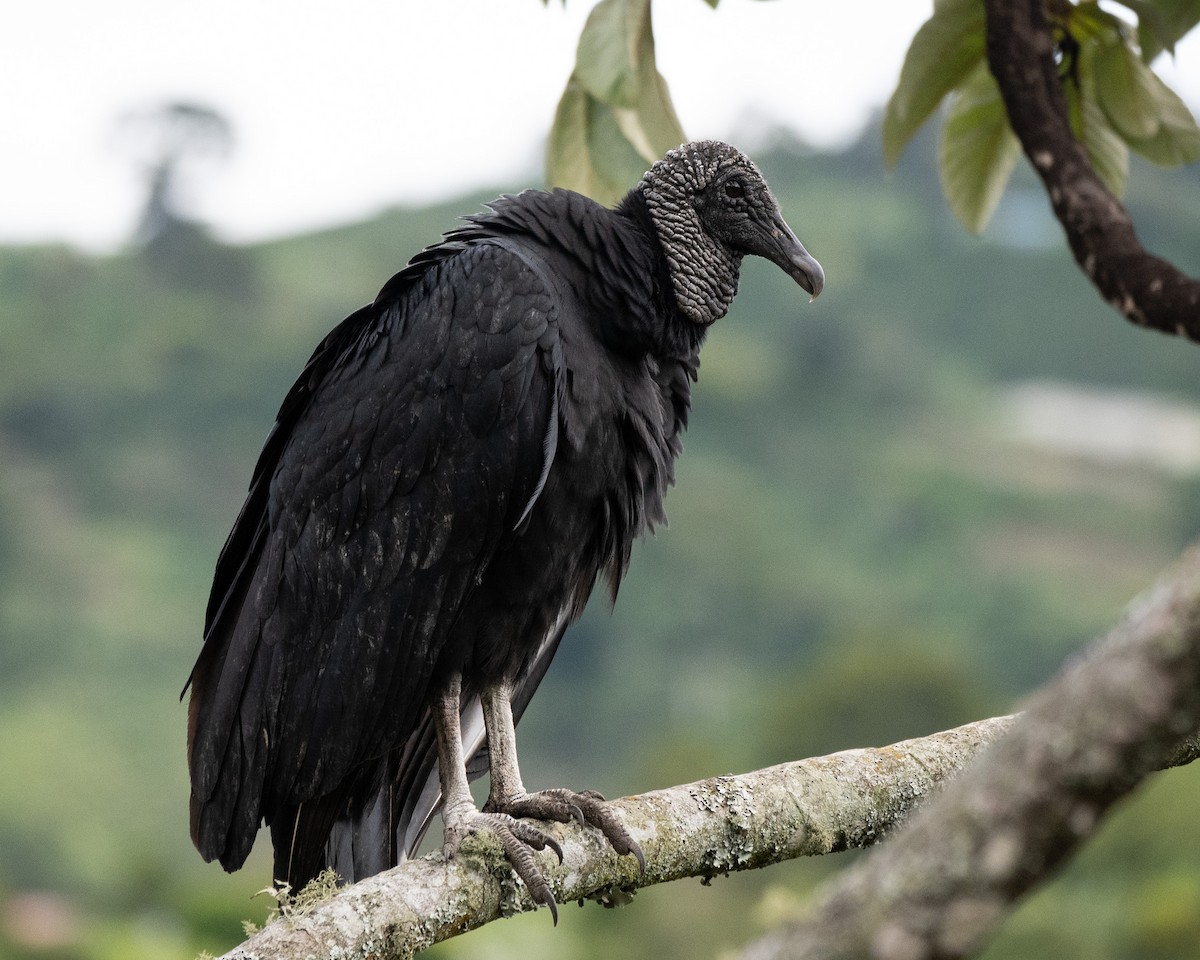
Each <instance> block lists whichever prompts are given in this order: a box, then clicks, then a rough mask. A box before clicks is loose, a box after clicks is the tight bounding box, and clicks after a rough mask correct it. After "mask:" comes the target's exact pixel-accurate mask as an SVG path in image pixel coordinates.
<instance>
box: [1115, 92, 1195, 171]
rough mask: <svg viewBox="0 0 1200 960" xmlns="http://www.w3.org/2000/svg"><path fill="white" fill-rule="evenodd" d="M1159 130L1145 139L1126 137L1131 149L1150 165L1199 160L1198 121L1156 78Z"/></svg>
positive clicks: (1185, 105) (1178, 164)
mask: <svg viewBox="0 0 1200 960" xmlns="http://www.w3.org/2000/svg"><path fill="white" fill-rule="evenodd" d="M1154 89H1155V98H1156V100H1157V108H1156V109H1157V115H1158V131H1157V132H1156V133H1155V134H1154V135H1153V136H1152V137H1148V138H1146V139H1144V140H1134V139H1129V138H1126V139H1127V140H1128V142H1129V146H1130V147H1132V148H1133V149H1134V150H1136V151H1137V152H1138V153H1140V154H1141V155H1142V156H1143V157H1145V158H1146V159H1147V160H1149V161H1150V162H1151V163H1157V164H1158V165H1159V166H1163V167H1178V166H1182V165H1183V164H1185V163H1192V162H1193V161H1195V160H1197V159H1200V128H1197V126H1196V119H1195V118H1194V117H1193V116H1192V113H1191V111H1190V110H1188V108H1187V104H1185V103H1184V102H1183V101H1182V100H1180V99H1179V97H1178V96H1177V95H1176V93H1175V91H1173V90H1172V89H1171V88H1170V87H1168V86H1167V85H1166V84H1165V83H1163V82H1162V81H1161V80H1159V79H1158V77H1154Z"/></svg>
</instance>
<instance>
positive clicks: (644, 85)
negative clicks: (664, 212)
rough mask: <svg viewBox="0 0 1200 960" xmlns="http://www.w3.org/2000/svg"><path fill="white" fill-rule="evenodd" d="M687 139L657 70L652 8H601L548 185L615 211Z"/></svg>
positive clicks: (579, 62) (591, 24) (561, 107)
mask: <svg viewBox="0 0 1200 960" xmlns="http://www.w3.org/2000/svg"><path fill="white" fill-rule="evenodd" d="M710 2H711V0H710ZM685 139H686V137H685V136H684V133H683V127H682V126H681V125H680V123H679V118H678V117H677V116H676V114H675V107H674V106H673V105H672V103H671V95H670V93H669V92H668V90H667V84H666V81H665V80H664V79H663V77H662V74H660V73H659V72H658V67H657V65H656V63H655V58H654V31H653V28H652V26H651V22H650V0H601V2H600V3H599V4H597V5H596V7H595V8H594V9H593V10H592V12H591V14H590V15H589V16H588V19H587V23H586V24H585V26H584V28H583V33H582V35H581V36H580V38H579V48H578V50H577V52H576V61H575V70H574V72H573V73H572V74H571V77H570V79H569V80H568V81H567V87H566V90H565V91H563V95H562V98H561V99H560V100H559V103H558V109H557V110H556V111H555V115H554V126H553V127H552V129H551V131H550V140H549V143H548V145H547V149H546V176H547V179H548V180H549V182H550V183H551V184H552V185H553V186H559V187H567V188H569V189H572V190H577V191H579V192H580V193H583V194H586V195H587V196H590V197H592V198H593V199H595V200H598V201H600V202H601V203H609V204H611V203H614V202H615V201H617V200H618V199H620V197H621V196H622V195H623V194H624V193H625V191H627V190H628V189H629V188H630V187H632V186H633V185H634V184H635V183H636V182H637V180H638V178H639V177H640V176H641V175H642V173H643V172H644V171H645V169H646V165H647V163H653V162H654V161H655V160H657V159H658V158H659V157H661V156H662V155H663V154H664V153H665V152H666V151H667V150H670V149H671V148H672V147H675V146H678V145H679V144H680V143H682V142H683V141H684V140H685Z"/></svg>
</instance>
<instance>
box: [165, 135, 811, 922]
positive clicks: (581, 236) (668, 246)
mask: <svg viewBox="0 0 1200 960" xmlns="http://www.w3.org/2000/svg"><path fill="white" fill-rule="evenodd" d="M749 254H754V255H757V256H760V257H765V258H767V259H768V260H770V261H772V262H773V263H776V264H778V265H779V266H780V267H781V268H782V269H783V270H784V271H786V272H787V273H788V274H789V275H790V276H792V277H793V278H795V280H796V281H797V282H798V283H799V284H800V285H801V286H802V287H804V289H805V290H807V291H808V292H809V293H810V294H811V295H812V296H813V297H816V296H817V294H819V293H820V292H821V288H822V286H823V285H824V274H823V272H822V270H821V267H820V265H819V264H818V263H817V262H816V260H814V259H813V258H812V257H811V256H809V254H808V253H807V252H806V251H805V249H804V247H803V246H802V245H801V243H800V241H799V240H797V239H796V236H795V234H794V233H793V232H792V231H791V229H790V228H789V227H788V225H787V224H786V223H785V222H784V220H783V217H782V215H781V214H780V211H779V206H778V204H777V203H776V201H775V198H774V197H773V196H772V194H771V192H770V189H769V188H768V187H767V184H766V182H765V181H764V180H763V177H762V175H761V174H760V173H759V172H758V170H757V168H756V167H755V166H754V164H753V163H751V161H750V160H748V159H747V158H746V157H745V156H743V155H742V154H741V153H740V152H739V151H737V150H736V149H734V148H733V147H730V146H728V145H727V144H723V143H719V142H716V141H704V142H698V143H690V144H685V145H683V146H681V147H678V148H677V149H675V150H672V151H670V152H669V153H668V154H667V155H666V156H665V157H664V158H663V159H662V160H660V161H659V162H657V163H656V164H654V166H653V167H652V168H651V169H650V170H649V171H648V172H647V173H646V174H645V176H644V177H643V178H642V180H641V182H640V183H639V184H638V185H637V186H636V187H635V188H634V189H633V190H631V191H630V192H629V193H628V194H627V195H626V197H625V198H624V199H623V200H622V201H621V202H620V204H619V205H618V206H617V207H616V208H614V209H609V208H606V207H603V206H601V205H599V204H597V203H595V202H594V201H592V200H590V199H588V198H586V197H584V196H581V195H580V194H578V193H573V192H571V191H567V190H553V191H549V192H547V191H541V190H527V191H525V192H523V193H521V194H518V195H517V196H505V197H502V198H500V199H499V200H497V201H495V202H493V203H491V204H489V211H488V212H487V213H482V214H478V215H475V216H470V217H467V218H466V225H465V226H462V227H460V228H458V229H456V230H453V231H451V232H450V233H448V234H446V236H445V237H444V238H443V239H442V241H441V242H440V243H437V244H435V245H433V246H431V247H428V248H426V249H425V250H423V251H422V252H420V253H418V254H417V255H416V256H415V257H414V258H413V259H412V260H411V261H410V262H409V263H408V264H407V265H406V266H405V267H404V268H403V269H402V270H401V271H400V272H399V273H397V274H396V275H395V276H394V277H392V278H391V279H390V280H389V281H388V282H387V283H386V284H385V285H384V286H383V289H382V290H381V291H380V293H379V295H378V296H377V297H376V298H375V300H374V302H373V303H371V304H369V305H368V306H365V307H363V308H362V309H360V310H358V311H357V312H355V313H353V314H351V315H350V316H349V317H347V318H346V319H345V320H344V321H342V323H340V324H339V325H338V326H337V327H335V328H334V329H333V331H332V332H330V333H329V335H328V336H326V337H325V339H324V340H323V341H322V342H321V343H320V345H319V346H318V347H317V348H316V351H315V352H314V353H313V355H312V357H311V359H310V360H309V361H308V364H307V366H306V367H305V368H304V371H303V372H302V373H301V374H300V377H299V379H298V380H297V381H296V382H295V384H294V385H293V386H292V388H291V390H290V391H289V392H288V394H287V396H286V397H285V399H284V401H283V405H282V406H281V408H280V410H279V414H278V417H277V419H276V422H275V425H274V428H273V429H272V430H271V432H270V434H269V435H268V437H267V440H266V444H265V446H264V448H263V451H262V454H261V455H260V457H259V460H258V464H257V466H256V467H255V469H254V473H253V477H252V479H251V483H250V489H249V494H248V495H247V497H246V501H245V504H244V505H243V507H242V510H241V513H240V514H239V516H238V518H237V521H236V522H235V523H234V526H233V530H232V531H231V532H230V534H229V538H228V540H227V541H226V543H225V546H224V548H223V549H222V551H221V554H220V557H219V559H218V560H217V566H216V573H215V576H214V579H213V585H212V593H211V596H210V599H209V602H208V608H207V613H206V617H205V628H204V646H203V648H202V650H201V652H200V655H199V658H198V660H197V662H196V665H195V668H194V669H193V670H192V674H191V677H190V678H189V681H188V682H189V684H190V685H191V701H190V704H189V710H188V761H189V767H190V772H191V783H192V790H191V832H192V839H193V841H194V842H195V844H196V847H197V848H198V849H199V851H200V853H201V854H202V855H203V856H204V858H205V859H206V860H213V859H219V860H220V862H221V864H222V865H223V866H224V867H225V869H227V870H236V869H238V868H239V867H240V866H242V864H243V862H244V861H245V859H246V857H247V855H248V854H249V852H250V848H251V846H252V845H253V842H254V839H255V835H256V834H257V832H258V828H259V826H260V823H263V822H265V823H266V824H267V825H269V827H270V829H271V840H272V843H273V844H274V848H275V879H276V880H279V881H286V882H288V883H289V884H291V886H292V888H293V889H299V888H300V887H301V886H302V885H303V884H304V883H306V882H307V881H308V880H310V879H311V878H312V877H314V876H315V875H316V874H317V873H318V872H319V871H320V870H321V869H322V868H323V867H325V866H327V865H328V866H332V867H333V868H335V869H336V870H337V871H338V872H339V874H341V876H342V877H343V878H344V879H346V880H350V881H352V880H355V879H359V878H361V877H363V876H367V875H370V874H372V873H377V872H379V871H380V870H383V869H386V868H387V867H389V866H391V865H393V864H395V863H396V862H398V861H399V860H402V859H404V858H405V857H407V856H411V855H412V854H413V851H414V850H415V848H416V846H417V844H418V843H419V842H420V839H421V837H422V836H423V834H424V832H425V830H426V828H427V827H428V825H429V822H430V819H431V818H432V817H433V816H434V815H435V814H436V812H437V811H438V809H439V807H440V808H441V810H442V817H443V821H444V824H445V833H444V851H445V854H446V855H447V856H451V855H453V853H454V852H455V851H456V850H457V849H458V846H459V844H460V842H461V841H462V839H463V837H464V836H466V835H467V834H470V833H474V832H477V831H490V832H492V833H494V834H496V835H497V836H498V837H499V838H500V840H501V842H502V844H503V847H504V850H505V852H506V854H507V856H508V858H509V860H510V862H511V863H512V865H513V867H514V869H515V870H516V872H517V874H518V875H519V876H520V877H521V879H522V880H523V881H524V882H525V883H526V885H527V886H528V887H529V890H530V893H531V895H532V896H533V897H534V898H535V900H537V901H538V902H541V903H545V904H547V905H549V906H550V907H551V909H552V910H553V909H554V899H553V897H552V896H551V893H550V890H549V888H548V887H547V885H546V883H545V881H544V879H543V878H542V876H541V874H540V873H539V872H538V869H537V867H536V865H535V863H534V859H533V857H532V855H531V854H530V848H533V849H537V850H541V849H544V848H545V847H546V846H550V847H551V848H552V849H556V852H558V853H559V855H560V857H561V851H557V844H556V843H555V842H554V841H553V840H552V839H551V838H550V837H549V836H548V835H546V834H545V833H544V832H542V831H541V830H538V829H537V828H536V827H534V826H532V825H530V824H529V823H528V822H527V821H526V820H524V819H521V818H528V817H533V818H540V819H544V820H545V819H549V820H559V821H567V820H570V819H572V818H574V819H576V820H578V821H579V822H580V823H584V824H590V825H592V826H594V827H597V828H599V829H600V830H601V831H603V833H604V835H605V836H606V837H607V838H608V840H609V841H610V842H611V844H612V845H613V847H614V849H616V850H617V851H618V852H620V853H622V854H633V855H634V856H636V857H637V858H638V860H639V862H641V861H642V854H641V851H640V850H639V849H638V847H637V845H636V844H635V843H634V842H633V840H632V839H631V838H630V836H629V834H628V833H627V832H626V830H625V828H624V827H623V825H622V824H621V823H620V821H619V819H618V818H617V817H616V816H615V815H614V814H613V813H612V812H611V810H610V809H609V808H608V807H607V805H606V804H605V803H604V802H603V798H602V797H600V795H599V794H597V793H594V792H592V791H582V792H575V791H569V790H557V789H556V790H545V791H541V792H536V793H529V792H527V791H526V789H525V787H524V785H523V783H522V781H521V776H520V772H519V770H518V767H517V754H516V740H515V733H514V729H515V724H516V721H517V720H518V719H519V718H520V716H521V713H522V711H523V710H524V709H525V706H526V705H527V704H528V703H529V699H530V697H532V696H533V692H534V690H535V689H536V688H537V685H538V684H539V683H540V682H541V679H542V677H543V676H544V675H545V672H546V669H547V668H548V667H549V665H550V660H551V658H552V657H553V656H554V652H555V650H556V649H557V648H558V644H559V641H560V640H561V639H562V636H563V632H564V631H565V630H566V628H567V627H568V625H570V624H571V623H572V621H574V620H575V619H576V618H578V617H579V615H580V613H581V612H582V611H583V607H584V604H585V603H586V602H587V599H588V595H589V594H590V593H591V591H592V587H593V585H594V584H595V582H596V580H597V579H598V578H599V577H600V575H601V574H603V575H604V576H605V577H606V579H607V581H608V584H609V587H610V589H611V591H612V593H613V595H614V598H615V594H616V589H617V585H618V584H619V582H620V580H621V578H622V576H623V575H624V573H625V570H626V568H627V566H628V563H629V556H630V549H631V546H632V544H633V541H634V539H635V538H636V537H637V536H638V535H639V534H641V533H642V532H644V531H645V530H647V529H652V528H653V527H654V525H655V524H658V523H661V522H663V521H664V520H665V514H664V512H663V496H664V494H665V493H666V490H667V488H668V487H669V486H670V485H671V483H672V482H673V479H674V460H675V458H676V456H677V455H678V454H679V452H680V450H681V445H680V435H681V433H682V432H683V429H684V427H685V426H686V424H687V417H688V408H689V403H690V400H689V397H690V388H691V383H692V381H693V380H695V379H696V373H697V366H698V354H699V350H700V346H701V344H702V343H703V342H704V339H705V334H706V332H707V331H708V328H709V326H710V325H711V324H713V323H714V322H715V321H716V320H718V319H720V318H721V317H722V316H723V315H724V314H725V312H726V310H727V309H728V308H729V305H730V303H731V301H732V300H733V297H734V294H735V293H736V292H737V284H738V272H739V268H740V265H741V261H742V258H743V257H744V256H746V255H749ZM186 689H187V688H186V686H185V693H186ZM488 770H490V773H491V791H490V795H489V798H488V801H487V803H486V804H485V805H484V808H483V811H479V810H477V809H476V807H475V805H474V802H473V801H472V799H471V795H470V793H469V790H468V782H469V780H471V779H473V778H474V777H476V776H478V775H480V774H481V773H483V772H485V771H488ZM643 865H644V864H643Z"/></svg>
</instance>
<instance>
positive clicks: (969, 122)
mask: <svg viewBox="0 0 1200 960" xmlns="http://www.w3.org/2000/svg"><path fill="white" fill-rule="evenodd" d="M1020 152H1021V146H1020V144H1019V143H1018V142H1017V138H1016V137H1015V136H1014V135H1013V132H1012V130H1011V129H1009V126H1008V114H1007V113H1006V112H1005V110H1004V101H1003V100H1001V98H1000V90H999V89H998V88H997V86H996V81H995V80H994V79H992V75H991V74H990V73H989V72H988V69H987V64H986V63H981V64H979V65H978V66H977V67H976V68H975V69H974V71H972V73H971V76H970V77H969V78H968V79H967V81H966V83H964V84H963V85H962V86H961V87H960V88H959V89H958V90H957V91H956V92H955V94H954V97H953V99H952V101H951V104H950V111H949V113H948V114H947V115H946V123H945V125H944V126H943V127H942V138H941V142H940V144H939V146H938V166H939V169H940V171H941V176H942V191H943V192H944V193H945V194H946V200H947V202H948V203H949V204H950V209H951V210H953V211H954V215H955V216H956V217H958V219H959V220H960V221H961V222H962V224H963V225H964V226H965V227H966V228H967V229H968V230H970V231H972V232H973V233H980V232H982V230H983V228H984V227H985V226H987V222H988V220H990V219H991V216H992V214H993V213H994V212H995V210H996V205H997V204H998V203H999V202H1000V197H1001V196H1002V195H1003V193H1004V188H1005V186H1006V185H1007V183H1008V178H1009V176H1010V175H1011V174H1012V170H1013V166H1014V165H1015V164H1016V162H1017V157H1018V156H1019V155H1020Z"/></svg>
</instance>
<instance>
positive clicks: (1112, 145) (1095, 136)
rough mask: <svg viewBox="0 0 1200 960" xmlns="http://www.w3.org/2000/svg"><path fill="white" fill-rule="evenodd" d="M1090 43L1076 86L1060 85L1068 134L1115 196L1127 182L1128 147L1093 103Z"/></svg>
mask: <svg viewBox="0 0 1200 960" xmlns="http://www.w3.org/2000/svg"><path fill="white" fill-rule="evenodd" d="M1095 52H1096V45H1095V44H1094V43H1091V44H1085V45H1084V46H1083V47H1082V48H1081V49H1080V55H1079V70H1078V76H1079V83H1078V84H1075V83H1072V82H1070V81H1068V82H1067V83H1064V84H1063V93H1064V94H1065V95H1066V98H1067V112H1068V114H1069V116H1070V119H1071V132H1072V133H1073V134H1074V135H1075V139H1076V140H1078V141H1079V142H1080V143H1081V144H1082V145H1083V148H1084V149H1085V150H1086V151H1087V155H1088V159H1089V160H1090V161H1091V163H1092V167H1093V168H1094V169H1095V171H1096V174H1097V175H1098V176H1099V177H1100V179H1101V180H1103V181H1104V183H1105V185H1106V186H1107V187H1108V189H1109V190H1111V191H1112V192H1113V194H1114V195H1116V196H1118V197H1119V196H1121V195H1122V194H1123V193H1124V192H1125V185H1126V183H1127V182H1128V180H1129V147H1128V146H1126V144H1125V141H1124V140H1123V139H1122V138H1121V137H1120V135H1119V134H1118V133H1117V132H1116V131H1115V130H1113V128H1112V127H1111V126H1110V125H1109V122H1108V118H1107V117H1106V116H1105V114H1104V111H1103V110H1102V109H1101V107H1100V104H1099V103H1098V102H1097V100H1096V91H1095V83H1094V75H1093V69H1092V62H1093V59H1094V56H1095Z"/></svg>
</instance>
